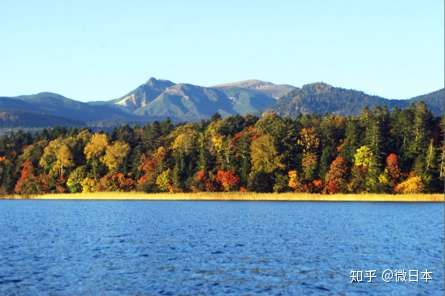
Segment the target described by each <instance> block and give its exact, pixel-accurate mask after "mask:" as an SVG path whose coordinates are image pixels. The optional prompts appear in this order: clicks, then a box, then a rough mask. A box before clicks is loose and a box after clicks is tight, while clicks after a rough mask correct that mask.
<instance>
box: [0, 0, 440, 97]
mask: <svg viewBox="0 0 445 296" xmlns="http://www.w3.org/2000/svg"><path fill="white" fill-rule="evenodd" d="M443 5H444V1H443V0H424V1H420V0H417V1H410V0H405V1H401V0H392V1H387V0H363V1H353V0H350V1H346V0H344V1H340V0H329V1H326V0H325V1H321V0H313V1H308V0H305V1H297V0H281V1H280V0H275V1H242V0H238V1H236V0H224V1H210V0H208V1H197V0H196V1H193V0H190V1H185V0H184V1H169V0H162V1H160V0H158V1H142V0H141V1H136V0H135V1H112V0H108V1H94V0H77V1H69V0H66V1H45V0H40V1H37V0H29V1H15V0H1V1H0V38H1V39H0V40H1V41H0V42H1V43H0V95H7V96H15V95H20V94H30V93H37V92H40V91H53V92H57V93H60V94H63V95H65V96H67V97H70V98H74V99H78V100H83V101H88V100H108V99H113V98H116V97H119V96H121V95H124V94H125V93H126V92H128V91H130V90H132V89H133V88H135V87H136V86H138V85H139V84H142V83H143V82H145V81H146V80H147V79H148V78H149V77H151V76H154V77H156V78H165V79H170V80H172V81H174V82H188V83H194V84H199V85H206V86H210V85H213V84H218V83H224V82H231V81H238V80H245V79H253V78H257V79H261V80H266V81H272V82H275V83H289V84H293V85H295V86H301V85H303V84H305V83H310V82H316V81H324V82H327V83H330V84H332V85H335V86H341V87H346V88H354V89H360V90H364V91H366V92H368V93H370V94H377V95H381V96H385V97H388V98H408V97H412V96H415V95H419V94H423V93H427V92H431V91H434V90H436V89H439V88H441V87H443V84H444V70H443V67H444V7H443Z"/></svg>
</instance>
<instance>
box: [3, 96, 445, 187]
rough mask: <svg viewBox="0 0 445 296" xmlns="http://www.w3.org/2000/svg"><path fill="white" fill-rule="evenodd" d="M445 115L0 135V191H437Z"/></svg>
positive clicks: (368, 113)
mask: <svg viewBox="0 0 445 296" xmlns="http://www.w3.org/2000/svg"><path fill="white" fill-rule="evenodd" d="M444 131H445V119H443V118H442V119H441V118H437V117H434V116H433V115H432V114H430V113H429V111H428V110H427V108H426V106H425V105H424V104H422V103H416V104H415V105H413V106H411V107H409V108H407V109H404V110H392V111H389V110H386V109H384V108H376V109H374V110H364V111H363V112H362V113H361V114H360V115H357V116H341V115H326V116H318V115H302V116H300V117H298V118H284V117H280V116H278V115H277V114H275V113H273V112H265V113H264V114H263V115H261V116H260V117H256V116H252V115H246V116H239V115H238V116H232V117H227V118H222V117H221V116H214V117H212V119H211V120H205V121H201V122H189V123H178V124H175V123H173V122H171V121H169V120H166V121H163V122H153V123H149V124H145V125H142V126H121V127H115V128H114V129H104V130H98V129H96V130H94V131H93V130H89V129H72V128H70V129H64V128H54V129H44V130H41V131H36V132H33V133H26V132H23V131H22V132H17V133H11V134H8V135H4V136H1V137H0V193H1V194H11V193H17V194H40V193H76V192H96V191H123V192H128V191H142V192H213V191H225V192H227V191H241V192H245V191H250V192H278V193H281V192H307V193H325V194H336V193H365V192H366V193H400V194H406V193H419V192H428V193H431V192H443V182H444V177H445V145H444V136H443V135H444Z"/></svg>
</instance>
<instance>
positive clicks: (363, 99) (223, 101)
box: [0, 77, 445, 128]
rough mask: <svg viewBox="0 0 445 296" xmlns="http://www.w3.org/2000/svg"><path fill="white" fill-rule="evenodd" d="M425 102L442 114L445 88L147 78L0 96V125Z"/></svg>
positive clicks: (106, 122)
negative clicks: (90, 95) (108, 91)
mask: <svg viewBox="0 0 445 296" xmlns="http://www.w3.org/2000/svg"><path fill="white" fill-rule="evenodd" d="M416 101H424V102H425V103H426V105H427V106H428V108H429V109H430V110H431V112H432V113H433V114H434V115H436V116H441V115H443V114H444V113H445V91H444V89H440V90H437V91H434V92H431V93H428V94H425V95H420V96H416V97H413V98H411V99H408V100H389V99H386V98H383V97H379V96H374V95H368V94H366V93H364V92H362V91H358V90H353V89H345V88H340V87H334V86H332V85H329V84H327V83H324V82H316V83H311V84H306V85H303V86H302V87H301V88H298V87H295V86H292V85H288V84H274V83H271V82H266V81H261V80H256V79H251V80H244V81H238V82H232V83H226V84H218V85H215V86H211V87H203V86H198V85H193V84H187V83H179V84H177V83H174V82H172V81H170V80H163V79H156V78H153V77H152V78H150V79H148V81H147V82H145V83H144V84H141V85H139V86H138V87H136V88H135V89H134V90H132V91H130V92H128V93H127V94H125V95H123V96H121V97H118V98H116V99H112V100H108V101H95V102H88V103H85V102H79V101H76V100H73V99H69V98H66V97H64V96H62V95H59V94H56V93H51V92H42V93H38V94H35V95H26V96H17V97H0V128H4V127H8V128H10V127H42V126H55V125H62V126H82V125H84V126H113V125H119V124H124V123H143V122H148V121H154V120H162V119H166V118H170V119H171V120H173V121H177V122H181V121H182V122H183V121H197V120H201V119H207V118H209V117H210V116H212V115H213V114H215V113H220V114H221V115H222V116H229V115H235V114H241V115H244V114H253V115H259V114H261V113H262V112H264V111H266V110H272V111H275V112H276V113H278V114H279V115H282V116H290V117H295V116H298V115H299V114H328V113H333V114H341V115H355V114H358V113H360V112H361V110H363V108H365V107H371V108H372V107H375V106H387V107H388V108H390V109H392V108H395V107H398V108H406V107H408V106H409V105H410V104H411V103H413V102H416Z"/></svg>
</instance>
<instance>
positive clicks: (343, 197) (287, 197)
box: [0, 192, 445, 202]
mask: <svg viewBox="0 0 445 296" xmlns="http://www.w3.org/2000/svg"><path fill="white" fill-rule="evenodd" d="M0 198H1V199H37V200H216V201H217V200H228V201H230V200H232V201H358V202H360V201H363V202H369V201H376V202H444V201H445V198H444V194H333V195H326V194H312V193H253V192H196V193H195V192H194V193H143V192H94V193H61V194H57V193H54V194H41V195H31V196H29V195H27V196H25V195H5V196H1V197H0Z"/></svg>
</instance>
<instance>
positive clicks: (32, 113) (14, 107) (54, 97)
mask: <svg viewBox="0 0 445 296" xmlns="http://www.w3.org/2000/svg"><path fill="white" fill-rule="evenodd" d="M0 112H3V113H4V114H3V118H4V120H3V121H1V124H2V125H1V126H2V127H3V126H4V124H6V122H17V123H18V122H20V123H23V124H25V125H24V126H29V125H31V126H32V125H33V124H32V122H33V121H32V120H31V119H34V120H35V122H36V124H38V125H39V126H43V125H45V126H53V125H59V124H62V125H73V124H75V125H79V124H82V125H102V124H103V123H104V122H110V121H115V122H130V121H133V120H135V118H134V116H133V115H131V114H128V113H126V112H125V111H122V110H120V109H119V108H117V107H115V106H113V105H110V104H103V105H94V104H88V103H83V102H79V101H75V100H72V99H68V98H66V97H64V96H61V95H59V94H55V93H50V92H42V93H38V94H35V95H26V96H18V97H0ZM45 118H46V119H47V120H46V122H45ZM6 119H8V120H7V121H6ZM11 120H12V121H11Z"/></svg>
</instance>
